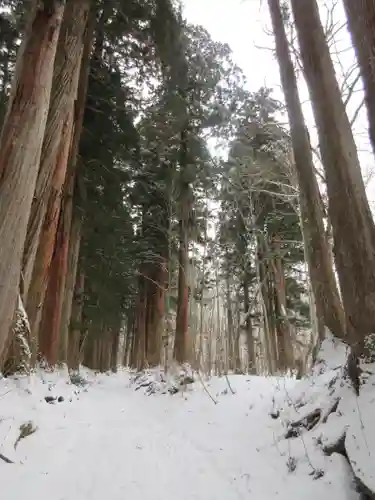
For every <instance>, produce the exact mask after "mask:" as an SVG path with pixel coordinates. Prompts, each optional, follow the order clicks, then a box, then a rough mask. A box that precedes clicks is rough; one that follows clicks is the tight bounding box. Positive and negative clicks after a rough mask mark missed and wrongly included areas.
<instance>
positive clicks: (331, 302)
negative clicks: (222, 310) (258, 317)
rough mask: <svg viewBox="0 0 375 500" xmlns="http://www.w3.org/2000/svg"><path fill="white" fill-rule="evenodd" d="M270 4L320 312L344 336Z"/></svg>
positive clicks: (291, 80) (295, 98) (315, 191)
mask: <svg viewBox="0 0 375 500" xmlns="http://www.w3.org/2000/svg"><path fill="white" fill-rule="evenodd" d="M268 4H269V9H270V12H271V18H272V24H273V30H274V35H275V41H276V53H277V59H278V61H279V67H280V76H281V82H282V86H283V91H284V94H285V100H286V104H287V111H288V118H289V124H290V131H291V138H292V145H293V152H294V160H295V166H296V172H297V178H298V184H299V188H300V208H301V221H302V231H303V233H304V243H305V249H306V254H307V257H308V268H309V274H310V279H311V284H312V289H313V293H314V296H315V301H316V307H317V314H318V316H320V317H323V318H324V322H325V324H326V326H327V327H328V328H329V329H330V330H331V332H332V333H333V334H334V335H337V336H339V337H343V336H344V335H345V332H346V326H345V317H344V311H343V308H342V305H341V301H340V296H339V292H338V289H337V284H336V279H335V275H334V272H333V266H332V261H331V259H330V253H329V245H328V242H327V238H326V236H325V232H324V224H323V207H322V204H321V201H320V193H319V187H318V183H317V180H316V177H315V173H314V164H313V158H312V152H311V145H310V140H309V136H308V132H307V128H306V125H305V121H304V117H303V113H302V107H301V103H300V99H299V95H298V87H297V79H296V76H295V73H294V68H293V63H292V60H291V57H290V53H289V48H288V42H287V37H286V33H285V28H284V24H283V19H282V14H281V9H280V2H279V0H268Z"/></svg>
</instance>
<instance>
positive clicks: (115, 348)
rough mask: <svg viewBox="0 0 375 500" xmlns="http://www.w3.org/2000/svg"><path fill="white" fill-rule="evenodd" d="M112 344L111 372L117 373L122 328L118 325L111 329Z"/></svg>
mask: <svg viewBox="0 0 375 500" xmlns="http://www.w3.org/2000/svg"><path fill="white" fill-rule="evenodd" d="M110 333H111V336H112V343H111V370H112V372H113V373H117V364H118V352H119V343H120V328H119V327H118V326H117V325H116V326H115V327H114V328H112V329H111V332H110Z"/></svg>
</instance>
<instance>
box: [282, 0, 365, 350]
mask: <svg viewBox="0 0 375 500" xmlns="http://www.w3.org/2000/svg"><path fill="white" fill-rule="evenodd" d="M291 4H292V9H293V14H294V18H295V21H296V28H297V35H298V40H299V45H300V50H301V59H302V62H303V66H304V70H305V76H306V81H307V84H308V87H309V92H310V96H311V100H312V104H313V111H314V116H315V122H316V125H317V129H318V134H319V141H320V150H321V154H322V161H323V164H324V168H325V172H326V181H327V193H328V201H329V215H330V219H331V222H332V230H333V239H334V255H335V261H336V268H337V273H338V276H339V281H340V287H341V293H342V298H343V304H344V310H345V314H346V318H347V329H348V334H349V336H350V338H351V342H352V343H353V344H355V345H356V349H357V352H360V350H361V347H362V343H363V339H364V337H365V336H366V335H367V334H369V333H372V332H374V331H375V231H374V223H373V220H372V215H371V211H370V207H369V204H368V200H367V197H366V192H365V186H364V182H363V178H362V175H361V169H360V164H359V161H358V155H357V149H356V146H355V142H354V138H353V133H352V130H351V126H350V123H349V120H348V117H347V115H346V112H345V107H344V104H343V102H342V99H341V95H340V90H339V87H338V84H337V81H336V77H335V71H334V67H333V64H332V60H331V57H330V54H329V50H328V46H327V43H326V40H325V36H324V32H323V28H322V25H321V22H320V18H319V11H318V6H317V3H316V0H306V1H305V2H303V4H302V3H301V2H300V1H298V0H292V2H291Z"/></svg>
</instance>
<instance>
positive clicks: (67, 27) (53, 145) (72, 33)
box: [23, 0, 90, 314]
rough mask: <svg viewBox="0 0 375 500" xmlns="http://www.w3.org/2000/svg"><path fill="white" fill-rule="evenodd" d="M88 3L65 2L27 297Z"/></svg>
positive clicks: (26, 267)
mask: <svg viewBox="0 0 375 500" xmlns="http://www.w3.org/2000/svg"><path fill="white" fill-rule="evenodd" d="M89 5H90V0H80V1H77V0H67V3H66V9H65V15H64V19H63V23H62V27H61V32H60V37H59V43H58V47H57V52H56V59H55V65H54V75H53V83H52V93H51V105H50V109H49V112H48V118H47V124H46V131H45V136H44V141H43V147H42V153H41V159H40V168H39V173H38V178H37V182H36V186H35V192H34V198H33V203H32V206H31V212H30V218H29V223H28V231H27V236H26V242H25V251H24V258H23V275H24V281H25V297H27V292H28V289H29V286H30V282H31V280H32V273H33V267H34V262H35V258H36V252H37V249H38V242H39V236H40V233H41V230H42V225H43V221H44V219H45V216H46V212H47V205H48V198H49V197H50V191H51V188H52V183H53V175H54V171H55V169H56V165H57V163H58V156H59V151H60V145H61V140H62V137H63V136H64V128H65V127H66V123H67V121H68V115H69V114H70V113H71V112H72V110H73V105H74V100H75V98H76V93H77V86H78V77H79V69H80V64H81V58H82V50H83V35H84V30H85V27H86V24H87V18H88V12H89ZM33 279H35V277H34V276H33ZM34 286H35V285H34ZM29 314H30V313H29Z"/></svg>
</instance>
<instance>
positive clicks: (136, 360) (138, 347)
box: [132, 276, 147, 370]
mask: <svg viewBox="0 0 375 500" xmlns="http://www.w3.org/2000/svg"><path fill="white" fill-rule="evenodd" d="M146 289H147V287H146V283H145V278H144V277H143V276H140V277H139V285H138V303H137V308H136V318H135V329H134V346H133V347H134V349H133V355H132V367H134V368H137V370H142V369H143V368H145V366H146V311H147V294H146Z"/></svg>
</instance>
